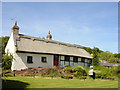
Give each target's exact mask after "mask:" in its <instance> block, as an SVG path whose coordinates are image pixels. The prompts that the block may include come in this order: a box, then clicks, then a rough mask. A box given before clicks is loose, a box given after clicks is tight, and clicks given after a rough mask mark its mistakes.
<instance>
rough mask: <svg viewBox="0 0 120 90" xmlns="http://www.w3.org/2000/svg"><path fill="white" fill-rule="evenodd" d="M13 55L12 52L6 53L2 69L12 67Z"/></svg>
mask: <svg viewBox="0 0 120 90" xmlns="http://www.w3.org/2000/svg"><path fill="white" fill-rule="evenodd" d="M12 60H13V56H12V55H11V54H8V53H6V54H4V55H3V57H2V69H3V70H8V69H10V68H11V65H12Z"/></svg>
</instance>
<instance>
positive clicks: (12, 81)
mask: <svg viewBox="0 0 120 90" xmlns="http://www.w3.org/2000/svg"><path fill="white" fill-rule="evenodd" d="M3 79H4V78H3ZM3 87H7V88H118V81H115V80H98V79H96V80H88V79H87V80H78V79H70V80H67V79H60V78H58V79H56V78H55V79H51V78H43V77H37V78H33V77H27V76H16V77H7V78H6V81H3Z"/></svg>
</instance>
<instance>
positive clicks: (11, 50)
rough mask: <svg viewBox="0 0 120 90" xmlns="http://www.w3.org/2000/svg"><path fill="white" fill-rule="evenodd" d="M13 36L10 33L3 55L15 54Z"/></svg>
mask: <svg viewBox="0 0 120 90" xmlns="http://www.w3.org/2000/svg"><path fill="white" fill-rule="evenodd" d="M15 39H16V38H15V36H14V35H13V32H12V33H11V35H10V38H9V40H8V43H7V45H6V47H5V53H7V52H8V53H11V54H14V53H15V49H16V48H15V43H16V42H15Z"/></svg>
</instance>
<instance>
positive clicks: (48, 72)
mask: <svg viewBox="0 0 120 90" xmlns="http://www.w3.org/2000/svg"><path fill="white" fill-rule="evenodd" d="M41 76H47V77H52V78H53V77H61V73H60V72H59V70H58V68H57V67H56V66H53V67H50V68H48V69H45V70H43V71H42V72H41Z"/></svg>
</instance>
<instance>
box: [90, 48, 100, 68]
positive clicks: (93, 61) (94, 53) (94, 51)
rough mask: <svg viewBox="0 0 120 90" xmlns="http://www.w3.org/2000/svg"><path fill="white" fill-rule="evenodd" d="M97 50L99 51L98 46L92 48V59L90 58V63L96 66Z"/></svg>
mask: <svg viewBox="0 0 120 90" xmlns="http://www.w3.org/2000/svg"><path fill="white" fill-rule="evenodd" d="M98 52H100V50H99V48H96V47H94V49H93V60H92V64H93V65H94V66H98V65H99V57H98Z"/></svg>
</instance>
